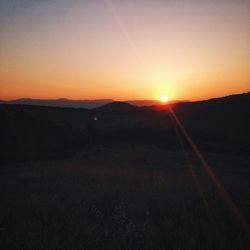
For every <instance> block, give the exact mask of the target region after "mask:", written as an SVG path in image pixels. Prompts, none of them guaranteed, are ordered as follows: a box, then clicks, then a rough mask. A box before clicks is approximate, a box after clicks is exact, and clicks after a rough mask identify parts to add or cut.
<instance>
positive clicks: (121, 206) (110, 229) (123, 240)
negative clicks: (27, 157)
mask: <svg viewBox="0 0 250 250" xmlns="http://www.w3.org/2000/svg"><path fill="white" fill-rule="evenodd" d="M188 157H189V159H190V160H191V166H192V167H193V170H194V172H195V173H196V177H197V179H196V180H198V182H199V185H200V186H199V185H198V186H197V183H196V182H195V181H194V179H193V177H192V174H191V172H190V171H189V167H188V165H187V162H186V160H185V157H184V156H183V154H182V153H181V152H174V151H168V150H166V149H165V148H159V147H158V148H157V147H153V146H151V147H150V146H118V145H116V146H115V147H106V148H102V149H101V150H100V151H99V152H95V151H93V152H90V153H89V154H88V157H86V155H85V151H79V152H77V153H76V154H75V155H74V157H72V158H71V159H68V160H64V161H43V162H27V163H16V164H4V165H2V166H1V168H0V204H1V206H0V228H1V229H0V246H1V249H32V250H33V249H197V250H198V249H249V247H250V238H249V237H250V235H249V231H247V229H246V228H245V227H244V225H242V223H241V222H240V221H239V220H238V218H237V215H236V214H235V213H234V211H232V210H231V209H230V206H228V204H227V203H225V201H224V200H223V198H222V195H221V193H220V192H219V191H218V190H217V189H216V188H215V187H214V185H213V184H212V181H211V180H210V179H209V178H208V176H207V174H206V173H205V172H204V171H203V170H204V169H203V167H202V165H201V164H200V163H199V161H197V160H196V159H195V157H194V155H193V154H191V153H189V154H188ZM205 158H206V159H207V160H208V162H209V163H210V165H211V166H212V169H213V171H214V172H215V173H216V175H217V176H218V177H219V178H220V180H222V182H223V183H224V186H225V188H226V191H227V192H228V193H229V194H230V196H231V197H232V199H233V201H234V203H235V204H236V205H237V207H238V209H239V210H240V211H241V213H242V214H243V215H244V216H245V217H246V220H248V221H249V219H250V214H249V211H250V183H249V179H250V166H249V162H250V161H249V160H250V159H249V157H247V156H228V155H223V154H220V155H217V154H211V153H210V154H205ZM197 187H199V188H197ZM201 197H203V198H201Z"/></svg>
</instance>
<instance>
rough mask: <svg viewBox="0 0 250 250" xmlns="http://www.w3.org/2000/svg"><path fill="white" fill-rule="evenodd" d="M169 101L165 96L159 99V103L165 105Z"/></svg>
mask: <svg viewBox="0 0 250 250" xmlns="http://www.w3.org/2000/svg"><path fill="white" fill-rule="evenodd" d="M168 100H169V99H168V97H167V96H166V95H162V96H161V97H160V101H161V102H162V103H165V102H167V101H168Z"/></svg>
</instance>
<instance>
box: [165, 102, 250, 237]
mask: <svg viewBox="0 0 250 250" xmlns="http://www.w3.org/2000/svg"><path fill="white" fill-rule="evenodd" d="M169 111H170V113H171V114H172V115H173V117H174V119H175V121H176V123H177V125H178V127H179V129H180V131H181V132H182V134H183V135H184V137H185V138H186V140H187V141H188V143H189V145H190V147H191V148H192V150H193V151H194V153H195V154H196V156H197V158H198V159H199V160H200V161H201V163H202V165H203V167H204V169H205V171H206V172H207V174H208V176H209V177H210V179H211V180H212V182H213V183H214V185H215V187H216V188H217V189H218V191H219V192H220V193H221V194H222V197H223V198H224V200H225V202H226V204H227V205H228V206H229V208H230V209H231V211H232V212H234V214H235V215H236V216H237V218H238V220H239V221H240V222H241V223H242V225H243V226H244V227H245V229H246V230H247V231H248V233H249V232H250V230H249V225H248V223H247V220H246V218H245V216H244V215H243V214H242V213H241V211H240V210H239V209H238V208H237V206H236V205H235V204H234V202H233V200H232V199H231V197H230V196H229V194H228V193H227V192H226V190H225V188H224V186H223V184H222V183H221V181H220V180H219V178H218V177H217V176H216V175H215V174H214V173H213V171H212V169H211V167H210V166H209V165H208V163H207V162H206V160H205V159H204V157H203V156H202V154H201V152H200V151H199V149H198V148H197V146H196V145H195V144H194V142H193V141H192V139H191V137H190V136H189V135H188V133H187V131H186V129H185V128H184V127H183V125H182V124H181V121H180V120H179V119H178V117H177V116H176V115H175V113H174V111H173V109H172V108H171V107H169Z"/></svg>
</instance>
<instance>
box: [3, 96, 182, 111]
mask: <svg viewBox="0 0 250 250" xmlns="http://www.w3.org/2000/svg"><path fill="white" fill-rule="evenodd" d="M112 102H114V101H113V100H112V99H97V100H71V99H66V98H60V99H55V100H53V99H47V100H46V99H31V98H21V99H16V100H10V101H4V100H0V103H3V104H24V105H33V106H50V107H63V108H88V109H93V108H98V107H101V106H103V105H106V104H108V103H112ZM179 102H184V101H177V100H173V101H171V102H170V103H179ZM126 103H129V104H132V105H134V106H138V107H142V106H153V105H159V104H160V102H159V101H157V100H132V101H126Z"/></svg>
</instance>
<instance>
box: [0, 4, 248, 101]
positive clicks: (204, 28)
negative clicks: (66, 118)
mask: <svg viewBox="0 0 250 250" xmlns="http://www.w3.org/2000/svg"><path fill="white" fill-rule="evenodd" d="M0 2H1V3H0V99H15V98H21V97H31V98H62V97H66V98H71V99H98V98H112V99H116V100H128V99H130V100H131V99H158V98H159V96H160V95H163V94H165V95H168V96H169V98H170V99H185V100H197V99H206V98H210V97H217V96H223V95H228V94H232V93H241V92H246V91H250V1H249V0H209V1H206V0H183V1H181V0H133V1H132V0H126V1H125V0H1V1H0Z"/></svg>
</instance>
